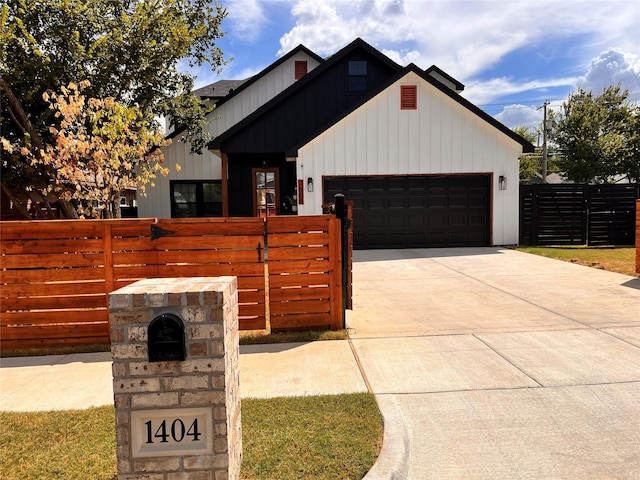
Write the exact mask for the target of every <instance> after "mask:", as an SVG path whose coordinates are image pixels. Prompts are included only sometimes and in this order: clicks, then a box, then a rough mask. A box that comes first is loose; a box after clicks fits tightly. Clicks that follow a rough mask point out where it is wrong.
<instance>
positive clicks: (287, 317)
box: [0, 215, 350, 348]
mask: <svg viewBox="0 0 640 480" xmlns="http://www.w3.org/2000/svg"><path fill="white" fill-rule="evenodd" d="M339 225H340V220H338V219H336V218H335V217H334V216H332V215H321V216H308V217H305V216H299V217H297V216H296V217H293V216H292V217H271V218H269V219H267V220H266V221H265V220H264V219H261V218H210V219H203V218H193V219H165V220H157V219H131V220H129V219H126V220H87V221H81V220H55V221H28V222H0V235H1V239H2V242H1V252H0V255H1V256H0V260H1V263H0V274H1V275H2V277H1V278H0V284H1V287H2V291H1V293H0V337H1V338H2V346H3V348H20V347H28V346H38V345H46V344H91V343H108V342H109V322H108V308H107V294H108V293H109V292H111V291H113V290H115V289H117V288H120V287H123V286H125V285H128V284H130V283H133V282H135V281H137V280H140V279H143V278H153V277H165V278H166V277H185V276H189V277H195V276H221V275H233V276H236V277H237V278H238V301H239V315H240V329H241V330H268V331H271V330H278V329H292V328H306V329H309V328H332V329H339V328H343V327H344V309H343V308H342V302H343V296H342V285H343V283H342V275H341V272H342V262H341V242H340V226H339ZM349 263H350V259H349ZM349 269H350V267H349ZM349 303H350V302H349Z"/></svg>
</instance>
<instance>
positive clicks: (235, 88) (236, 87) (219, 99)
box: [167, 45, 324, 138]
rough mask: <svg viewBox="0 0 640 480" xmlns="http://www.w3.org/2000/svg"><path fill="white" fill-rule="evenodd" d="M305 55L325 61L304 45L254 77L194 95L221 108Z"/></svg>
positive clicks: (206, 88) (222, 83) (176, 132)
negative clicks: (302, 54)
mask: <svg viewBox="0 0 640 480" xmlns="http://www.w3.org/2000/svg"><path fill="white" fill-rule="evenodd" d="M301 52H302V53H305V54H306V55H308V56H309V57H310V58H312V59H314V60H316V61H317V62H318V63H319V64H322V63H323V62H324V59H323V58H322V57H320V56H319V55H318V54H316V53H314V52H312V51H311V50H309V49H308V48H307V47H305V46H304V45H298V46H297V47H296V48H294V49H293V50H291V51H290V52H288V53H287V54H286V55H284V56H282V57H280V58H279V59H278V60H276V61H275V62H273V63H272V64H270V65H269V66H267V67H266V68H264V69H263V70H262V71H260V72H259V73H257V74H255V75H254V76H252V77H249V78H246V79H244V80H218V81H216V82H214V83H210V84H209V85H205V86H204V87H201V88H198V89H196V90H194V91H193V92H192V94H193V95H194V96H196V97H198V99H200V100H201V101H205V102H206V101H207V100H209V101H211V100H213V104H215V106H216V107H219V106H221V105H222V104H224V103H226V102H228V101H229V100H231V99H233V98H234V97H235V96H237V95H239V94H240V93H241V92H243V91H244V90H247V89H248V88H251V86H252V85H254V84H256V83H257V82H259V81H260V80H261V79H263V78H264V77H266V76H267V75H268V74H269V73H271V72H272V71H274V70H275V69H276V68H278V67H279V66H280V65H282V64H284V63H286V62H287V61H289V60H290V59H291V58H292V57H294V56H296V55H297V54H299V53H301ZM211 116H215V114H214V113H213V112H210V113H209V114H208V115H207V117H208V118H210V117H211ZM184 130H185V127H184V126H181V127H179V128H176V129H175V130H174V131H173V132H171V133H170V134H169V135H168V136H167V138H174V137H176V136H177V135H179V134H180V133H182V132H183V131H184Z"/></svg>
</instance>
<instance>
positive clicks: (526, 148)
mask: <svg viewBox="0 0 640 480" xmlns="http://www.w3.org/2000/svg"><path fill="white" fill-rule="evenodd" d="M357 49H362V50H363V51H364V52H365V53H366V54H367V55H369V56H371V57H372V58H375V59H377V60H379V61H380V62H381V63H382V64H383V65H386V66H387V67H388V68H389V70H390V71H391V72H392V73H391V74H390V75H389V76H388V78H387V79H386V80H385V81H383V82H381V83H379V84H378V85H377V86H376V87H374V88H372V89H371V91H369V92H367V93H366V94H365V95H363V96H361V97H360V98H359V101H358V102H356V103H353V104H352V105H350V107H348V108H345V109H343V110H342V111H340V112H338V113H337V115H335V116H333V117H331V118H329V119H326V121H325V123H323V124H321V125H317V126H316V128H314V129H313V130H311V131H308V132H307V133H306V134H305V135H301V136H300V137H299V138H297V139H296V140H295V141H294V142H292V143H291V144H288V145H286V146H285V147H284V150H285V156H287V157H296V156H297V155H298V149H299V148H300V147H302V146H303V145H306V144H307V143H309V142H310V141H311V140H312V139H313V138H316V137H317V136H318V135H320V134H321V133H322V132H324V131H326V130H327V129H328V128H330V127H331V126H333V125H335V123H336V122H338V121H340V120H341V119H342V118H344V117H345V116H347V115H348V114H350V113H351V112H353V111H355V110H356V109H358V108H360V107H361V106H362V105H364V104H365V103H366V102H368V101H369V100H371V99H372V98H374V97H375V96H376V95H378V94H379V93H380V92H381V91H382V90H384V89H386V88H388V87H389V86H390V85H392V84H393V83H395V82H397V81H398V80H399V79H400V78H402V77H404V76H405V75H406V74H407V73H409V72H414V73H415V74H417V75H418V76H420V77H421V78H422V79H424V80H425V81H426V82H428V83H430V84H431V85H433V86H434V87H435V88H437V89H438V90H440V91H441V92H443V93H444V94H445V95H447V96H448V97H450V98H451V99H452V100H454V101H456V102H457V103H459V104H460V105H462V106H463V107H465V108H466V109H468V110H469V111H471V112H472V113H474V114H475V115H477V116H478V117H480V118H481V119H482V120H484V121H485V122H487V123H489V124H491V125H492V126H493V127H495V128H496V129H498V130H499V131H501V132H502V133H504V134H505V135H507V136H508V137H510V138H512V139H513V140H515V141H516V142H518V143H519V144H520V145H522V149H523V152H525V153H528V152H533V151H534V147H533V145H532V144H531V143H530V142H528V141H527V140H525V139H524V138H522V137H521V136H519V135H518V134H516V133H515V132H513V131H512V130H511V129H509V128H508V127H506V126H505V125H504V124H502V123H500V122H499V121H498V120H496V119H495V118H493V117H491V116H490V115H488V114H487V113H486V112H484V111H483V110H481V109H480V108H478V107H476V106H475V105H474V104H472V103H471V102H469V101H468V100H466V99H465V98H463V97H461V96H460V95H459V94H458V93H457V92H456V91H455V90H452V89H451V88H450V86H447V85H445V84H444V83H442V82H441V81H439V80H438V79H437V78H436V77H434V76H433V75H432V73H434V72H435V73H437V74H439V75H441V76H443V77H444V78H445V79H447V80H448V81H451V82H452V83H453V84H455V85H456V87H458V86H460V87H464V86H463V85H462V84H461V83H460V82H458V81H457V80H455V79H453V78H452V77H450V76H448V75H446V74H444V75H443V73H444V72H442V71H441V70H440V69H439V68H437V67H435V66H434V67H430V68H429V69H427V70H422V69H420V68H418V67H417V66H416V65H415V64H410V65H408V66H406V67H404V68H403V67H401V66H400V65H398V64H397V63H395V62H393V61H392V60H391V59H389V58H388V57H387V56H386V55H384V54H382V53H381V52H380V51H378V50H377V49H375V48H373V47H372V46H370V45H369V44H367V43H366V42H364V41H363V40H362V39H359V38H358V39H356V40H354V41H353V42H352V43H350V44H349V45H347V46H346V47H344V48H343V49H342V50H340V51H339V52H337V53H336V54H334V55H333V56H331V57H330V58H329V59H327V60H326V61H325V62H324V63H323V64H321V65H320V66H318V67H317V68H315V69H314V70H313V71H312V72H310V73H308V74H307V75H305V76H304V77H303V78H302V79H300V80H298V81H297V82H296V83H295V84H293V85H291V86H290V87H289V88H287V89H286V90H284V91H282V92H281V93H280V94H279V95H277V96H276V97H274V98H273V99H271V100H270V101H269V102H267V103H266V104H264V105H263V106H262V107H260V108H259V109H257V110H256V111H255V112H253V113H252V114H250V115H248V116H247V117H245V118H244V119H243V120H241V121H240V122H238V123H237V124H236V125H234V126H233V127H231V128H230V129H228V130H227V131H226V132H223V133H222V134H220V135H218V136H217V137H216V138H215V139H213V140H212V141H211V142H210V143H209V146H208V147H209V149H210V150H220V149H221V147H222V146H223V144H224V143H225V142H228V141H231V139H232V138H233V137H234V136H235V135H239V134H240V133H242V132H243V130H245V129H247V128H249V127H250V126H251V125H252V124H253V123H254V122H258V121H260V119H261V117H263V116H266V115H269V114H271V112H274V111H277V109H284V108H285V106H284V105H285V104H286V102H287V101H288V100H289V99H291V98H293V97H294V95H296V94H298V92H300V91H301V90H302V89H305V88H308V87H309V84H310V83H311V82H314V81H315V80H317V79H318V78H319V77H320V76H322V75H323V74H324V73H325V72H326V71H327V70H329V69H331V68H332V67H333V66H334V65H335V64H336V63H337V62H339V61H342V60H343V59H344V58H345V57H347V56H348V55H350V54H352V53H354V51H355V50H357ZM393 72H395V73H393ZM292 110H294V111H296V112H299V113H300V114H302V115H304V113H305V112H300V109H292ZM292 120H293V121H295V120H296V119H292ZM297 120H300V119H297ZM297 126H298V125H296V127H297Z"/></svg>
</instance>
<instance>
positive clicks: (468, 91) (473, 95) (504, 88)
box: [463, 77, 578, 105]
mask: <svg viewBox="0 0 640 480" xmlns="http://www.w3.org/2000/svg"><path fill="white" fill-rule="evenodd" d="M577 81H578V77H567V78H550V79H539V80H524V81H522V80H520V81H519V80H514V79H513V78H506V77H501V78H492V79H489V80H474V81H472V82H470V83H469V84H467V85H466V87H465V90H464V92H463V95H464V97H465V98H466V99H467V100H469V101H470V102H472V103H474V104H476V105H483V104H487V103H491V102H492V101H494V100H495V99H496V98H500V97H504V96H507V95H514V94H517V93H523V92H531V91H534V90H535V91H537V92H538V93H539V96H540V97H541V98H543V97H544V96H545V93H546V90H548V89H550V88H554V87H572V86H573V85H575V84H576V82H577Z"/></svg>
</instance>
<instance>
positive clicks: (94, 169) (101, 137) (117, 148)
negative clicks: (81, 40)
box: [2, 81, 169, 218]
mask: <svg viewBox="0 0 640 480" xmlns="http://www.w3.org/2000/svg"><path fill="white" fill-rule="evenodd" d="M88 85H89V82H88V81H84V82H81V84H80V87H78V86H76V85H75V84H73V83H72V84H70V85H69V87H68V88H66V87H62V89H61V90H62V93H60V94H57V93H51V94H47V93H45V94H44V101H45V102H47V103H48V104H49V106H50V108H51V109H52V110H53V111H54V112H55V113H54V118H56V119H59V120H60V121H59V125H60V126H59V128H56V127H50V133H51V134H52V136H53V138H54V139H55V142H52V143H49V144H48V145H46V146H45V148H44V149H42V150H40V151H39V152H38V154H37V156H36V155H35V154H33V153H32V152H31V151H30V150H29V149H28V148H26V147H22V148H21V149H20V150H21V152H20V154H21V155H24V156H25V157H27V158H31V161H32V163H34V164H39V165H43V166H45V167H47V168H51V171H52V172H55V177H54V178H53V182H50V183H48V184H47V185H46V186H44V187H43V188H42V193H43V196H44V197H47V196H48V195H49V194H50V193H51V192H55V193H56V195H57V197H58V198H61V199H63V200H67V201H74V204H75V205H77V212H78V214H79V215H80V216H82V217H84V216H91V217H100V216H104V217H106V218H114V217H119V216H120V214H119V213H120V212H119V203H118V200H119V199H120V197H121V196H122V194H123V193H124V191H125V190H127V189H130V188H133V187H137V188H140V189H141V190H142V191H144V188H145V186H146V184H147V183H149V182H152V181H153V179H154V178H155V176H156V173H157V172H159V173H162V174H165V175H166V174H167V173H168V170H167V168H166V167H163V166H162V159H163V156H162V153H161V151H160V149H159V147H162V146H164V145H166V144H168V143H169V141H165V140H164V138H163V137H164V136H163V133H162V131H161V130H160V128H159V125H158V124H157V123H156V122H153V123H151V124H148V122H147V121H146V119H145V118H144V116H143V115H142V114H141V112H140V109H139V108H137V107H127V106H124V105H122V104H119V103H117V102H115V101H114V100H113V99H112V98H107V99H104V100H99V99H95V98H88V99H87V98H86V97H85V96H84V95H82V94H81V88H86V87H87V86H88ZM2 143H3V145H2V148H3V149H4V150H6V151H7V152H8V153H13V145H11V144H10V143H9V142H8V140H6V139H2Z"/></svg>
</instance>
